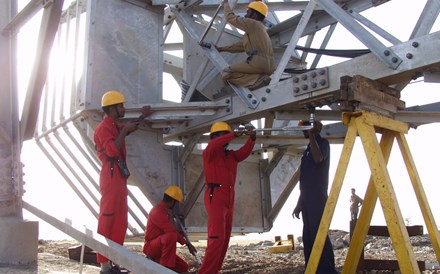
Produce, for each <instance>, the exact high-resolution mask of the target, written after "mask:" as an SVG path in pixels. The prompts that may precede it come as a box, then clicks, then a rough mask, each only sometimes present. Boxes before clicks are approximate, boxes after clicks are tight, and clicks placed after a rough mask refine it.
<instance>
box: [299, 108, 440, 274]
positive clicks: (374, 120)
mask: <svg viewBox="0 0 440 274" xmlns="http://www.w3.org/2000/svg"><path fill="white" fill-rule="evenodd" d="M342 121H343V123H344V124H345V125H347V126H348V131H347V135H346V137H345V140H344V147H343V149H342V153H341V157H340V159H339V163H338V167H337V169H336V174H335V177H334V180H333V184H332V186H331V189H330V194H329V198H328V200H327V204H326V205H325V209H324V214H323V216H322V219H321V223H320V225H319V229H318V234H317V236H316V239H315V243H314V245H313V249H312V253H311V255H310V260H309V262H308V264H307V269H306V272H305V273H306V274H312V273H316V270H317V268H318V263H319V260H320V258H321V254H322V249H323V247H324V243H325V239H326V236H327V235H328V231H329V227H330V223H331V220H332V218H333V213H334V211H335V207H336V203H337V200H338V197H339V194H340V192H341V187H342V183H343V181H344V177H345V173H346V171H347V166H348V163H349V160H350V156H351V152H352V151H353V146H354V143H355V140H356V137H357V135H359V136H360V138H361V141H362V144H363V147H364V150H365V154H366V156H367V160H368V164H369V166H370V170H371V177H370V180H369V183H368V187H367V192H366V194H365V199H364V202H363V204H362V209H361V212H360V214H359V219H358V220H357V223H356V227H355V230H354V232H353V237H352V241H351V242H350V246H349V249H348V253H347V257H346V260H345V265H344V268H343V270H342V273H343V274H345V273H355V272H356V269H357V265H358V262H359V258H360V256H361V252H362V250H363V246H364V243H365V239H366V236H367V232H368V228H369V226H370V223H371V218H372V216H373V212H374V207H375V206H376V202H377V199H378V198H379V201H380V204H381V206H382V210H383V213H384V216H385V220H386V223H387V227H388V231H389V233H390V238H391V241H392V244H393V247H394V251H395V253H396V257H397V261H398V263H399V268H400V272H401V273H403V274H405V273H408V274H413V273H420V270H419V267H418V265H417V261H416V259H415V256H414V252H413V250H412V246H411V243H410V240H409V236H408V232H407V230H406V227H405V224H404V221H403V217H402V213H401V211H400V207H399V204H398V201H397V198H396V194H395V192H394V189H393V185H392V182H391V179H390V176H389V173H388V170H387V163H388V160H389V157H390V154H391V148H392V146H393V142H394V139H396V140H397V142H398V144H399V147H400V150H401V152H402V156H403V160H404V162H405V165H406V169H407V170H408V174H409V177H410V179H411V183H412V186H413V188H414V192H415V194H416V197H417V200H418V203H419V206H420V209H421V211H422V215H423V218H424V220H425V223H426V226H427V229H428V233H429V235H430V238H431V241H432V246H433V248H434V251H435V254H436V257H437V260H438V261H440V241H439V238H440V237H439V236H440V234H439V231H438V229H437V225H436V224H435V220H434V216H433V215H432V212H431V209H430V207H429V204H428V200H427V198H426V195H425V192H424V190H423V186H422V183H421V181H420V178H419V175H418V173H417V169H416V166H415V164H414V161H413V159H412V156H411V152H410V149H409V146H408V143H407V142H406V139H405V134H406V133H407V132H408V124H406V123H403V122H400V121H396V120H392V119H390V118H387V117H384V116H380V115H377V114H373V113H370V112H365V111H362V112H349V113H343V114H342ZM376 129H379V130H381V132H382V138H381V141H380V144H379V142H378V140H377V137H376Z"/></svg>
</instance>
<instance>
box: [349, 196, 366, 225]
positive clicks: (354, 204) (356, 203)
mask: <svg viewBox="0 0 440 274" xmlns="http://www.w3.org/2000/svg"><path fill="white" fill-rule="evenodd" d="M363 201H364V200H362V199H361V197H359V196H357V195H356V189H354V188H352V189H351V197H350V203H351V205H350V213H351V220H352V221H356V220H357V218H358V213H359V207H360V206H361V205H362V202H363Z"/></svg>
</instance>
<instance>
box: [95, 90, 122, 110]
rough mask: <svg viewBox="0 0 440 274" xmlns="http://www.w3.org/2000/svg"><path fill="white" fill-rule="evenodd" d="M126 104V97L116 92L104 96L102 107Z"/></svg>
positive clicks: (108, 92)
mask: <svg viewBox="0 0 440 274" xmlns="http://www.w3.org/2000/svg"><path fill="white" fill-rule="evenodd" d="M121 103H125V97H124V95H123V94H122V93H120V92H119V91H116V90H111V91H107V92H106V93H104V95H102V100H101V107H106V106H111V105H116V104H121Z"/></svg>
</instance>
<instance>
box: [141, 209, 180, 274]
mask: <svg viewBox="0 0 440 274" xmlns="http://www.w3.org/2000/svg"><path fill="white" fill-rule="evenodd" d="M171 218H172V217H171V216H170V214H169V211H168V207H167V204H166V203H165V202H164V201H161V202H160V203H159V204H157V205H156V206H155V207H153V208H152V209H151V211H150V214H149V215H148V221H147V227H146V229H145V242H144V250H143V251H144V254H145V255H147V256H148V257H149V258H151V259H153V260H154V261H155V262H157V263H159V264H161V265H163V266H165V267H168V268H169V269H171V270H173V271H175V272H177V273H182V272H186V271H188V268H189V266H188V264H187V263H186V262H185V260H183V259H182V258H181V257H179V256H178V255H177V254H176V242H179V243H180V244H182V245H183V244H186V240H185V238H184V237H183V236H182V235H181V234H180V233H179V232H177V230H176V228H175V226H174V224H173V223H172V221H171Z"/></svg>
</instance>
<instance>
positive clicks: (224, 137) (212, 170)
mask: <svg viewBox="0 0 440 274" xmlns="http://www.w3.org/2000/svg"><path fill="white" fill-rule="evenodd" d="M242 134H243V131H241V132H235V133H234V132H233V131H232V129H231V127H230V126H229V125H228V124H227V123H224V122H217V123H214V124H213V125H212V127H211V141H210V142H209V143H208V146H207V147H206V149H205V150H204V151H203V168H204V172H205V184H206V185H205V209H206V212H207V213H208V246H207V248H206V252H205V257H204V259H203V263H202V266H201V268H200V269H199V272H198V273H199V274H217V273H219V271H220V269H221V268H222V264H223V260H224V258H225V255H226V251H227V250H228V246H229V239H230V237H231V231H232V221H233V216H234V204H235V191H234V186H235V179H236V176H237V166H238V163H239V162H241V161H243V160H244V159H246V158H247V157H248V156H249V155H250V154H251V152H252V149H253V147H254V144H255V139H256V134H255V131H250V132H249V133H248V134H249V139H248V140H247V142H246V143H245V144H244V145H243V146H242V147H241V148H240V149H239V150H229V149H227V145H228V144H229V142H230V141H232V140H233V139H234V138H236V137H239V136H241V135H242Z"/></svg>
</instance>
